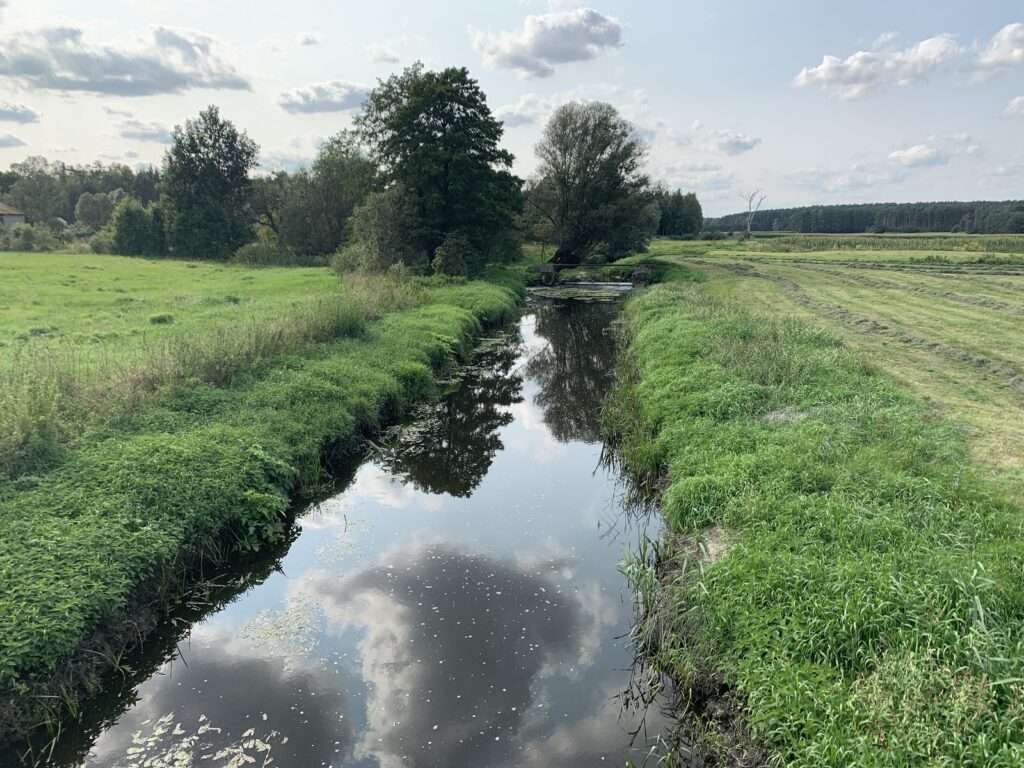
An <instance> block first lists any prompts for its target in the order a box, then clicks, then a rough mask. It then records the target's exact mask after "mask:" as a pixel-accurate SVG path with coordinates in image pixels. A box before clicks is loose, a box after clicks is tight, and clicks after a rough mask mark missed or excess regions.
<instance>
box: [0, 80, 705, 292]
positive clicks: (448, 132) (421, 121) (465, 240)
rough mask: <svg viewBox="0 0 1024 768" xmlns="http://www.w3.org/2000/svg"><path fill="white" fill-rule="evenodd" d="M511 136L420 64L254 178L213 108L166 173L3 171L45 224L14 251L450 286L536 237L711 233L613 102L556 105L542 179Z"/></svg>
mask: <svg viewBox="0 0 1024 768" xmlns="http://www.w3.org/2000/svg"><path fill="white" fill-rule="evenodd" d="M503 133H504V126H503V124H502V123H501V121H500V120H498V119H496V118H495V117H494V115H493V114H492V112H491V110H490V108H489V106H488V104H487V98H486V95H485V94H484V93H483V91H482V90H481V88H480V86H479V84H478V83H477V81H476V80H474V79H473V78H471V77H470V75H469V72H468V70H466V69H465V68H458V67H450V68H447V69H444V70H440V71H430V70H427V69H426V68H425V67H424V66H423V65H422V64H420V63H417V64H414V65H412V66H410V67H408V68H407V69H405V70H404V71H403V72H401V73H399V74H395V75H392V76H391V77H389V78H388V79H386V80H382V81H379V82H378V85H377V87H376V88H374V89H373V90H372V91H371V92H370V94H369V97H368V99H367V101H366V103H365V105H364V106H363V107H362V109H361V110H360V112H359V113H358V114H357V116H356V118H355V120H354V127H353V129H352V130H344V131H340V132H339V133H337V134H336V135H334V136H332V137H331V138H329V139H328V140H326V141H325V142H323V144H322V145H321V146H320V148H319V151H318V153H317V156H316V158H315V159H314V160H313V161H312V163H311V164H310V166H309V167H308V168H305V169H302V170H300V171H297V172H294V173H286V172H277V173H271V174H268V175H258V174H257V173H256V172H257V169H258V156H259V147H258V146H257V145H256V143H255V142H254V141H253V140H252V139H251V138H250V137H249V136H248V135H247V134H246V133H245V132H244V131H240V130H239V129H238V128H236V127H235V125H234V124H233V123H232V122H231V121H230V120H227V119H225V118H223V117H222V116H221V114H220V111H219V110H218V109H217V107H213V106H211V107H209V108H208V109H206V110H204V111H203V112H201V113H200V114H199V115H198V116H197V117H196V118H195V119H192V120H187V121H186V122H185V123H184V124H183V125H181V126H178V127H176V128H175V129H174V132H173V137H172V142H171V144H170V146H169V148H168V150H167V152H166V154H165V157H164V160H163V163H162V165H161V167H160V168H159V169H156V168H148V169H140V170H135V171H133V170H132V169H130V168H128V167H127V166H124V165H119V164H114V165H102V164H95V165H92V166H87V167H75V166H69V165H65V164H63V163H51V162H48V161H47V160H45V159H43V158H30V159H29V160H27V161H25V162H23V163H16V164H14V165H12V166H11V168H10V170H9V171H8V172H4V173H2V174H0V199H3V200H5V201H7V202H9V203H11V204H13V205H14V206H15V207H18V208H20V209H21V210H22V211H24V212H25V213H26V214H27V215H28V218H29V220H30V222H32V226H31V227H27V228H22V231H21V234H20V235H15V236H14V240H13V241H12V242H13V245H14V247H18V245H19V244H20V245H21V249H25V250H33V249H34V248H35V249H40V250H41V249H43V248H44V247H46V246H47V245H50V244H52V240H53V238H55V237H59V238H62V239H63V240H64V241H65V242H76V243H88V247H90V248H91V249H92V250H94V251H96V252H104V253H106V252H113V253H120V254H126V255H144V256H163V255H171V256H175V257H184V258H195V259H219V260H227V259H234V260H237V261H242V262H249V263H265V264H275V263H276V264H280V263H327V262H332V263H333V264H334V265H335V266H336V267H338V268H339V269H342V270H348V269H370V270H384V269H389V268H391V267H393V266H395V265H399V264H401V265H402V266H403V267H404V268H406V269H409V270H412V271H414V272H417V273H428V272H432V271H433V272H442V273H446V274H455V275H465V274H474V273H477V272H479V271H480V270H481V269H482V268H483V266H484V265H485V264H487V263H491V262H504V261H509V260H512V259H515V258H517V257H518V256H519V254H520V247H521V243H522V241H523V240H524V239H527V238H528V239H532V240H541V241H544V242H549V243H552V244H553V245H554V256H553V260H554V261H556V262H559V263H563V264H576V263H583V262H591V263H600V262H605V261H614V260H616V259H619V258H621V257H623V256H626V255H628V254H629V253H633V252H635V251H638V250H643V249H645V248H646V247H647V244H648V242H649V241H650V239H651V238H652V237H654V236H658V235H663V236H688V235H696V234H697V233H699V232H700V231H701V229H702V226H703V216H702V212H701V208H700V203H699V201H698V200H697V198H696V195H694V194H692V193H690V194H684V193H683V192H682V191H681V190H675V191H670V190H668V189H666V188H664V187H660V186H656V185H653V184H652V183H651V181H650V179H649V178H648V176H647V174H646V172H645V170H644V168H645V164H646V159H647V148H646V146H645V144H644V142H643V141H642V140H641V138H640V137H639V134H638V133H637V131H636V129H635V128H634V127H633V126H632V125H631V124H630V123H629V122H628V121H627V120H625V119H624V118H622V117H621V116H620V115H619V113H618V112H617V111H616V110H615V108H614V107H612V106H611V105H609V104H603V103H598V102H594V103H585V104H583V103H572V104H567V105H565V106H563V107H561V108H559V109H558V110H556V111H555V113H554V114H553V116H552V117H551V119H550V121H549V122H548V124H547V127H546V128H545V131H544V134H543V137H542V139H541V141H540V142H539V144H538V145H537V147H536V154H537V158H538V160H539V167H538V170H537V172H536V173H535V175H534V176H533V177H532V178H530V179H529V180H525V181H524V180H523V179H520V178H518V177H517V176H515V175H514V174H513V173H512V170H511V169H512V165H513V161H514V157H513V156H512V154H511V153H510V152H508V151H507V150H506V149H504V148H503V147H502V144H501V141H502V137H503ZM15 229H17V228H15ZM19 238H20V239H19ZM0 247H3V243H0Z"/></svg>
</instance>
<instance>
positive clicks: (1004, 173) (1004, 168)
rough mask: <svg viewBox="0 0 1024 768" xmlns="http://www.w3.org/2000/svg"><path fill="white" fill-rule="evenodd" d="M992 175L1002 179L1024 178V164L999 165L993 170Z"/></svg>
mask: <svg viewBox="0 0 1024 768" xmlns="http://www.w3.org/2000/svg"><path fill="white" fill-rule="evenodd" d="M991 175H992V176H998V177H1000V178H1008V177H1012V176H1024V163H1007V164H1005V165H997V166H996V167H995V168H993V169H992V173H991Z"/></svg>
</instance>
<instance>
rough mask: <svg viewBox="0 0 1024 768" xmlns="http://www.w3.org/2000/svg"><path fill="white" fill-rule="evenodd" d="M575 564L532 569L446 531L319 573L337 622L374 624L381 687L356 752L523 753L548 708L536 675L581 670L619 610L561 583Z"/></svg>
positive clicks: (369, 631) (392, 755) (372, 671)
mask: <svg viewBox="0 0 1024 768" xmlns="http://www.w3.org/2000/svg"><path fill="white" fill-rule="evenodd" d="M565 568H566V564H565V563H564V562H559V561H549V562H545V563H537V565H536V567H535V568H531V569H530V570H525V569H523V568H521V567H519V566H518V565H517V564H515V563H513V562H510V561H502V560H498V559H494V558H490V557H485V556H481V555H476V554H471V553H469V552H467V551H464V550H463V549H461V548H459V547H457V546H455V545H453V544H451V543H446V542H439V543H436V544H432V545H426V546H413V547H406V548H401V549H396V550H393V551H391V552H389V553H388V554H386V555H384V556H383V557H382V558H381V559H380V560H379V561H378V562H377V563H376V564H375V565H373V566H372V567H370V568H367V569H366V570H364V571H362V572H360V573H358V574H354V575H353V576H351V577H349V578H346V579H343V580H341V581H338V580H337V579H335V578H333V577H332V576H330V575H326V574H325V575H321V576H319V577H317V578H316V579H314V580H313V581H312V582H311V583H310V585H309V587H308V588H309V589H311V590H312V592H313V594H315V595H316V600H317V602H318V603H319V604H320V605H321V606H322V607H323V609H324V611H325V613H326V615H327V617H328V621H329V622H330V624H331V626H332V628H333V629H334V631H339V630H343V629H345V628H351V627H357V628H360V629H361V630H363V632H364V634H363V638H362V640H361V641H360V642H359V656H360V658H361V660H362V674H363V678H364V679H365V680H366V681H367V682H369V683H370V684H371V687H372V693H371V695H370V698H369V701H368V702H367V711H368V713H369V714H368V722H367V726H366V730H365V732H364V734H363V737H362V739H361V740H360V742H359V744H358V745H357V748H356V756H357V757H362V756H368V755H374V756H375V757H377V759H378V760H379V761H380V765H381V766H384V767H387V766H392V765H394V766H399V765H406V766H449V765H452V766H454V765H504V764H509V763H513V764H514V762H515V760H514V759H513V758H514V755H516V754H517V753H519V752H520V751H521V750H522V743H521V742H520V741H519V739H518V735H519V732H520V731H521V729H522V727H523V724H524V720H526V719H528V718H536V717H537V716H538V714H537V713H536V712H534V711H533V710H534V709H535V708H538V707H539V708H540V710H543V707H544V705H543V702H537V701H536V700H535V697H536V691H535V689H534V686H535V684H536V682H537V680H538V678H539V677H540V676H542V675H555V674H560V672H559V670H560V668H561V667H563V666H564V667H565V668H566V669H574V668H575V667H576V666H577V665H578V664H579V663H580V661H581V655H582V654H584V653H585V651H586V648H587V646H588V641H587V638H590V637H593V636H594V634H595V633H596V632H598V631H599V629H600V627H601V622H602V620H603V619H605V618H606V617H607V616H608V615H609V611H607V610H603V611H602V610H601V606H600V605H596V606H595V605H588V604H587V602H586V601H585V600H584V599H581V597H580V595H579V594H577V593H576V592H575V591H574V590H573V589H572V588H571V587H567V586H564V585H563V584H562V580H561V577H560V574H561V573H562V572H563V571H564V570H565ZM600 599H605V600H606V599H607V598H600Z"/></svg>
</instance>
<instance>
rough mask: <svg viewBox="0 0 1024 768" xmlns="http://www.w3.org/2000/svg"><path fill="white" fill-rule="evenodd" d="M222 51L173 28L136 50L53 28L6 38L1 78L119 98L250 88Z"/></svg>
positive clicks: (0, 45)
mask: <svg viewBox="0 0 1024 768" xmlns="http://www.w3.org/2000/svg"><path fill="white" fill-rule="evenodd" d="M216 49H217V44H216V43H215V41H214V40H213V39H212V38H210V37H207V36H205V35H201V34H198V33H195V32H181V31H176V30H172V29H169V28H167V27H157V28H156V29H154V30H153V32H152V36H151V39H150V40H149V41H148V42H147V44H146V45H145V47H142V48H139V49H136V50H130V49H127V48H117V47H114V46H111V45H105V46H97V45H91V44H89V43H87V42H86V41H85V39H84V33H83V31H82V30H81V29H79V28H76V27H47V28H44V29H40V30H36V31H33V32H18V33H17V34H14V35H8V36H7V38H6V39H3V40H0V78H4V79H8V80H12V81H14V82H15V83H17V84H19V85H21V86H23V87H25V88H30V89H34V90H51V91H79V92H87V93H103V94H111V95H116V96H151V95H154V94H162V93H182V92H184V91H188V90H192V89H197V88H211V89H229V90H248V89H249V82H248V80H246V79H245V78H244V77H242V76H241V75H240V74H238V72H237V71H236V70H235V68H234V67H233V66H232V65H231V64H229V63H228V62H226V61H225V60H224V59H223V58H221V56H220V55H219V54H218V53H217V50H216Z"/></svg>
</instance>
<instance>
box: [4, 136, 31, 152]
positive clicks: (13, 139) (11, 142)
mask: <svg viewBox="0 0 1024 768" xmlns="http://www.w3.org/2000/svg"><path fill="white" fill-rule="evenodd" d="M24 146H26V144H25V142H24V141H22V140H21V139H19V138H18V137H17V136H14V135H12V134H10V133H0V149H13V148H14V147H24Z"/></svg>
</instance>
